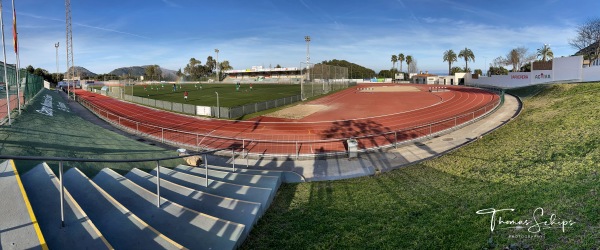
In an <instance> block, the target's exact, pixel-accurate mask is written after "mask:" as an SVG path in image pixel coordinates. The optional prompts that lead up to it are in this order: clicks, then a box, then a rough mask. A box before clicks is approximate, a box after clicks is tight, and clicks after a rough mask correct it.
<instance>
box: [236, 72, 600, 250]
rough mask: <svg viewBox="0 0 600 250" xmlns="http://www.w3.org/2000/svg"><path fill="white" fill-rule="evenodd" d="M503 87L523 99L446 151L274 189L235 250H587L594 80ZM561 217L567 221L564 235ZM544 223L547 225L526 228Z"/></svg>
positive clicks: (598, 134)
mask: <svg viewBox="0 0 600 250" xmlns="http://www.w3.org/2000/svg"><path fill="white" fill-rule="evenodd" d="M509 92H511V93H515V94H518V95H520V96H523V97H524V111H523V113H522V114H521V115H520V116H519V117H518V118H517V119H516V120H514V121H513V122H511V123H509V124H508V125H506V126H504V127H503V128H501V129H499V130H497V131H495V132H493V133H491V134H490V135H488V136H486V137H484V138H483V139H481V140H478V141H476V142H474V143H472V144H470V145H468V146H466V147H464V148H461V149H459V150H457V151H455V152H453V153H450V154H448V155H446V156H443V157H440V158H437V159H434V160H430V161H426V162H423V163H421V164H416V165H412V166H409V167H405V168H402V169H399V170H395V171H392V172H389V173H385V174H381V175H377V176H373V177H363V178H356V179H350V180H341V181H329V182H312V183H301V184H285V185H283V186H282V187H281V189H280V191H279V192H278V194H277V196H276V198H275V200H274V202H273V204H272V205H271V207H270V208H269V210H268V211H267V213H266V214H265V216H264V217H263V218H262V219H261V220H260V221H259V223H258V224H257V226H255V228H254V229H253V231H252V232H251V234H250V236H249V237H248V239H247V240H246V242H245V243H244V245H243V246H242V249H297V248H302V249H347V248H351V249H505V247H508V248H509V249H598V247H600V194H599V192H600V177H599V173H598V172H599V171H600V129H599V127H600V108H598V103H600V83H587V84H564V85H546V86H532V87H527V88H522V89H515V90H511V91H509ZM489 208H495V209H514V211H503V212H498V214H497V215H498V216H500V217H502V218H501V219H502V221H504V222H505V223H510V221H514V222H515V223H518V222H519V221H521V222H523V223H528V224H527V225H525V226H524V228H522V229H514V228H508V227H514V226H515V225H508V224H498V217H496V220H495V221H496V227H495V230H494V231H493V232H492V231H491V229H490V226H491V216H490V214H482V215H480V214H476V212H477V211H479V210H482V209H489ZM537 208H542V209H543V214H541V213H540V212H541V211H540V210H537V211H536V209H537ZM552 214H554V217H553V218H551V215H552ZM534 220H535V221H537V222H534ZM563 221H570V222H575V223H574V224H572V225H568V226H565V227H564V232H563V229H562V227H560V226H559V225H558V224H556V223H558V222H563ZM543 222H546V224H545V225H548V226H550V227H552V228H543V227H541V228H540V229H539V230H538V231H539V232H536V228H537V227H535V226H534V225H536V224H537V223H540V224H541V226H544V224H543ZM540 224H537V225H540ZM532 226H533V227H532ZM530 231H531V232H530Z"/></svg>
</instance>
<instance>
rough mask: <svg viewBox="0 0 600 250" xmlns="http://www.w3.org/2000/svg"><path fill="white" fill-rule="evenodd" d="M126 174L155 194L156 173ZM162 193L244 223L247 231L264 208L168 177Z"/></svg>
mask: <svg viewBox="0 0 600 250" xmlns="http://www.w3.org/2000/svg"><path fill="white" fill-rule="evenodd" d="M125 178H127V179H129V180H131V181H132V182H133V183H135V184H137V185H139V186H140V187H143V188H145V189H146V190H148V191H150V192H152V193H154V194H155V193H156V180H157V179H156V176H152V175H150V174H148V173H146V172H144V171H142V170H139V169H137V168H134V169H132V170H131V171H129V173H127V174H126V175H125ZM160 195H161V197H163V198H165V199H167V200H170V201H172V202H175V203H177V204H179V205H182V206H185V207H187V208H189V209H192V210H195V211H198V212H201V213H205V214H208V215H212V216H214V217H217V218H221V219H224V220H228V221H231V222H236V223H240V224H243V225H244V226H245V229H244V234H245V235H247V234H248V233H249V232H250V229H251V228H252V226H253V225H254V224H255V223H256V221H257V220H258V217H259V212H260V211H261V209H260V203H256V202H248V201H241V200H236V199H231V198H226V197H221V196H217V195H213V194H207V193H204V192H201V191H197V190H193V189H191V188H187V187H184V186H181V185H177V184H175V183H172V182H170V181H167V180H161V181H160Z"/></svg>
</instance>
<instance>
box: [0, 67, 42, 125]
mask: <svg viewBox="0 0 600 250" xmlns="http://www.w3.org/2000/svg"><path fill="white" fill-rule="evenodd" d="M19 77H20V78H21V79H20V81H19V89H17V71H16V69H15V67H14V66H13V65H7V67H6V78H7V80H8V83H5V82H4V64H0V82H1V83H0V124H3V123H4V122H5V121H6V120H7V119H8V112H9V110H8V108H9V107H10V112H12V111H14V110H17V109H18V107H19V101H20V103H21V105H24V104H25V103H27V102H29V101H30V100H31V99H33V97H34V96H35V95H36V94H37V93H38V92H40V90H41V89H42V88H43V87H44V79H43V78H42V77H41V76H38V75H33V74H30V73H28V72H27V71H26V70H24V69H21V70H20V72H19ZM19 99H20V100H19Z"/></svg>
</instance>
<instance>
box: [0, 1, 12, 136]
mask: <svg viewBox="0 0 600 250" xmlns="http://www.w3.org/2000/svg"><path fill="white" fill-rule="evenodd" d="M0 27H1V30H2V53H3V54H4V62H3V64H4V84H5V86H6V111H7V112H6V113H7V115H8V125H9V126H10V125H11V124H12V119H11V118H10V95H9V94H8V92H9V91H8V76H7V72H6V47H5V46H4V18H3V16H2V1H0Z"/></svg>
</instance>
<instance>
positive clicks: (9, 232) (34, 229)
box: [0, 160, 48, 249]
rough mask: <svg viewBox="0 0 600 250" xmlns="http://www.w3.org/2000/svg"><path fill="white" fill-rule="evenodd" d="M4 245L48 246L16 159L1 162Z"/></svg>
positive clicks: (0, 227)
mask: <svg viewBox="0 0 600 250" xmlns="http://www.w3.org/2000/svg"><path fill="white" fill-rule="evenodd" d="M0 200H1V201H2V202H0V211H2V219H1V220H0V249H48V247H47V245H46V242H45V240H44V237H43V236H42V233H41V230H40V228H39V225H38V223H37V219H36V217H35V215H34V213H33V210H32V208H31V205H30V203H29V198H28V197H27V194H26V193H25V189H24V188H23V185H22V183H21V179H20V177H19V175H18V174H17V171H16V169H15V165H14V162H13V161H12V160H9V161H5V162H2V163H0Z"/></svg>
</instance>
